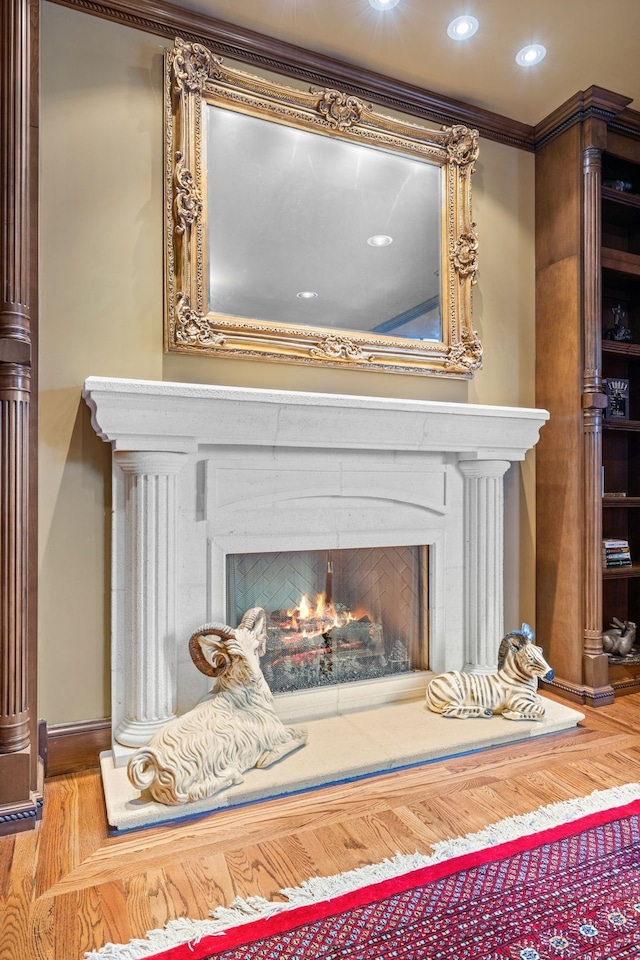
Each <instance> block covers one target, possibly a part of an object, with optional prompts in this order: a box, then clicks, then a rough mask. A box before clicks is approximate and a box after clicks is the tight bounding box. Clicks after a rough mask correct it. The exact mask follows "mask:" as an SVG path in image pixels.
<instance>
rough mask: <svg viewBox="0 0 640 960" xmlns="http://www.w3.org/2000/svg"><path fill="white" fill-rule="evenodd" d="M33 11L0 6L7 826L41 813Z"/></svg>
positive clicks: (7, 3) (2, 732)
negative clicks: (33, 532)
mask: <svg viewBox="0 0 640 960" xmlns="http://www.w3.org/2000/svg"><path fill="white" fill-rule="evenodd" d="M32 10H33V11H35V7H33V4H32V3H31V2H30V0H2V3H0V833H4V832H13V831H14V830H20V829H24V828H25V827H29V826H32V825H33V823H34V822H35V820H36V819H37V818H38V816H39V810H40V803H39V798H37V797H36V795H35V794H34V790H35V787H36V785H37V781H36V777H34V771H35V770H36V763H35V754H36V753H37V744H36V743H35V742H34V740H35V723H34V717H33V710H32V703H33V699H34V692H35V676H33V673H34V671H33V670H31V671H30V659H29V657H30V649H29V616H28V605H29V599H30V596H29V545H30V540H29V538H30V480H29V460H30V449H29V448H30V400H31V300H32V294H33V291H34V279H33V278H34V263H33V258H32V240H31V237H32V235H33V234H32V228H33V225H34V207H33V206H32V202H33V197H32V190H31V185H30V179H31V175H30V163H31V162H32V159H33V158H32V152H31V146H32V143H31V122H32V110H33V104H32V102H31V83H30V69H31V56H30V50H31V47H32V41H33V37H32V23H31V19H30V18H31V14H32ZM31 666H33V664H31ZM34 781H36V782H34Z"/></svg>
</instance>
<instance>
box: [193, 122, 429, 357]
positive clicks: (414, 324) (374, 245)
mask: <svg viewBox="0 0 640 960" xmlns="http://www.w3.org/2000/svg"><path fill="white" fill-rule="evenodd" d="M205 116H206V161H205V162H206V169H207V196H206V206H207V230H208V235H207V244H208V274H209V276H208V282H209V301H208V302H209V310H210V312H211V313H213V314H222V315H224V316H231V317H238V318H244V319H251V320H266V321H271V322H273V323H277V324H279V325H289V324H291V325H295V326H304V327H311V328H314V329H317V328H329V329H331V328H334V329H339V330H347V331H366V332H369V333H372V334H374V335H375V334H385V335H389V336H393V337H403V338H409V339H414V340H436V341H440V340H442V339H443V330H442V313H441V277H440V271H441V257H442V239H441V237H442V209H443V196H442V193H443V168H442V167H441V166H440V165H438V164H437V163H433V162H426V161H422V160H420V159H415V158H413V157H409V156H404V155H402V154H400V153H398V152H396V151H388V150H384V149H378V148H375V147H370V146H368V145H363V144H361V143H352V142H349V141H348V140H344V139H338V138H336V137H329V136H323V135H320V134H317V133H313V132H311V131H308V130H305V129H301V128H294V127H290V126H286V125H284V124H281V123H273V122H270V121H267V120H263V119H261V118H258V117H253V116H248V115H246V114H243V113H239V112H236V111H235V110H228V109H226V108H223V107H219V106H217V105H212V104H207V105H206V107H205ZM305 294H306V295H307V296H304V295H305Z"/></svg>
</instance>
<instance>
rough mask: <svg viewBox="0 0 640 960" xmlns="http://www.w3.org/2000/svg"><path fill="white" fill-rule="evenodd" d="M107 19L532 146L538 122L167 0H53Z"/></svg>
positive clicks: (493, 137)
mask: <svg viewBox="0 0 640 960" xmlns="http://www.w3.org/2000/svg"><path fill="white" fill-rule="evenodd" d="M53 2H54V3H58V4H59V5H61V6H64V7H69V8H71V9H74V10H80V11H83V12H84V13H89V14H92V15H94V16H97V17H102V18H103V19H105V20H111V21H114V22H117V23H122V24H125V25H126V26H129V27H133V28H135V29H137V30H144V31H145V32H146V33H152V34H155V35H157V36H161V37H167V38H168V39H170V40H171V41H172V42H173V40H174V39H175V37H176V36H180V37H182V38H183V39H185V40H189V41H191V42H194V43H203V44H204V45H205V46H208V47H210V48H211V49H212V50H213V51H214V52H215V53H217V54H220V55H222V56H226V57H231V58H233V59H234V60H239V61H241V62H243V63H250V64H254V65H256V66H260V67H262V68H264V69H266V70H273V71H275V72H276V73H281V74H285V75H288V76H292V77H296V78H298V79H302V80H308V81H309V82H310V83H313V84H320V85H327V84H338V85H339V86H340V89H341V90H344V91H345V92H348V93H352V94H355V95H356V96H359V97H362V98H364V99H365V100H372V101H374V102H375V103H377V104H379V105H381V106H387V107H391V108H392V109H394V110H401V111H403V112H405V113H409V114H412V115H413V116H416V117H421V118H422V119H424V120H429V121H432V122H436V123H442V124H444V125H446V126H452V125H455V124H464V125H465V126H468V127H473V128H475V129H476V130H478V132H479V133H480V135H481V136H482V137H485V138H487V139H488V140H496V141H498V142H499V143H505V144H508V145H509V146H512V147H516V148H518V149H520V150H529V151H530V150H533V149H534V138H533V127H531V126H529V125H528V124H526V123H521V122H520V121H518V120H511V119H509V118H508V117H504V116H501V115H500V114H498V113H492V112H491V111H489V110H482V109H481V108H479V107H474V106H472V105H471V104H468V103H464V102H463V101H461V100H455V99H452V98H449V97H445V96H441V95H440V94H437V93H434V92H433V91H430V90H424V89H422V88H421V87H417V86H414V85H413V84H409V83H403V82H402V81H400V80H394V79H392V78H391V77H386V76H384V75H382V74H379V73H375V72H373V71H370V70H365V69H363V68H361V67H356V66H354V65H353V64H349V63H345V62H344V61H340V60H335V59H333V58H332V57H328V56H325V55H323V54H320V53H314V52H313V51H311V50H305V49H303V48H302V47H297V46H294V45H293V44H290V43H285V42H284V41H281V40H274V39H273V38H272V37H267V36H265V35H264V34H261V33H256V32H255V31H253V30H248V29H245V28H243V27H236V26H234V25H233V24H230V23H226V22H225V21H222V20H217V19H215V18H214V17H208V16H206V15H205V14H201V13H196V12H193V11H191V10H185V9H184V8H183V7H179V6H176V5H175V4H172V3H167V2H166V0H53Z"/></svg>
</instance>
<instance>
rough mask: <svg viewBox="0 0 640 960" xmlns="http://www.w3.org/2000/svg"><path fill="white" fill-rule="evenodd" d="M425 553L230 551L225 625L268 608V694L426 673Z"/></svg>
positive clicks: (408, 550)
mask: <svg viewBox="0 0 640 960" xmlns="http://www.w3.org/2000/svg"><path fill="white" fill-rule="evenodd" d="M427 555H428V551H427V549H426V548H425V547H419V546H401V547H384V548H383V547H371V548H359V549H349V550H329V551H322V550H313V551H288V552H279V553H265V554H234V555H230V556H228V557H227V592H228V613H229V622H233V623H236V622H238V618H239V617H241V616H242V611H243V610H245V609H248V608H249V607H254V606H260V607H263V608H264V609H265V610H266V612H267V615H268V622H267V634H268V640H267V650H266V653H265V656H264V657H263V660H262V669H263V672H264V675H265V678H266V680H267V682H268V684H269V686H270V687H271V689H272V691H273V692H274V693H290V692H294V691H297V690H306V689H309V688H314V687H321V686H325V685H327V684H336V683H352V682H357V681H361V680H373V679H376V678H378V677H388V676H392V675H397V674H401V673H406V672H409V671H412V670H424V669H426V667H427V666H428V651H427V636H426V631H427V623H428V616H427V589H426V585H427Z"/></svg>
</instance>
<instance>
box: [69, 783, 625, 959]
mask: <svg viewBox="0 0 640 960" xmlns="http://www.w3.org/2000/svg"><path fill="white" fill-rule="evenodd" d="M638 799H640V783H627V784H623V785H622V786H619V787H612V788H610V789H608V790H595V791H594V792H593V793H591V794H589V795H588V796H586V797H579V798H577V799H575V800H562V801H560V802H558V803H551V804H548V805H547V806H544V807H540V808H539V809H538V810H534V811H532V812H531V813H525V814H518V815H517V816H513V817H507V818H506V819H504V820H500V821H499V822H498V823H494V824H492V825H491V826H489V827H485V828H484V829H483V830H479V831H478V832H477V833H471V834H467V836H465V837H456V838H455V839H452V840H441V841H439V842H438V843H436V844H435V845H434V846H433V850H432V853H431V854H430V855H429V856H424V855H423V854H420V853H413V854H400V853H397V854H396V855H395V856H394V857H391V858H390V859H386V860H383V861H381V862H380V863H374V864H370V865H368V866H365V867H357V868H356V869H355V870H349V871H348V872H346V873H339V874H336V875H334V876H329V877H311V878H310V879H309V880H305V881H304V882H303V883H302V884H300V886H299V887H285V888H284V889H283V890H281V891H280V892H281V894H282V896H283V897H286V900H283V901H282V902H279V901H273V900H266V899H264V898H263V897H248V898H246V899H243V898H241V897H236V899H235V900H234V901H233V903H231V904H230V905H229V906H228V907H218V908H217V909H216V910H214V911H212V913H211V919H210V920H189V919H187V918H186V917H180V918H179V919H177V920H171V921H169V923H168V924H167V925H166V927H164V929H162V930H160V929H158V930H150V931H149V932H148V933H147V937H146V939H144V940H132V941H131V942H130V943H127V944H115V943H108V944H106V945H105V946H104V947H102V948H101V949H99V950H93V951H90V952H89V953H85V958H86V960H144V958H145V957H153V956H154V955H155V954H157V953H161V952H162V951H163V950H168V949H169V948H170V947H176V946H179V945H181V944H185V943H198V942H199V941H200V940H202V938H203V937H208V936H215V935H216V934H221V933H224V931H225V930H228V929H229V927H235V926H239V925H240V924H243V923H250V922H252V921H254V920H264V919H266V918H268V917H270V916H273V915H275V914H277V913H281V912H282V911H284V910H291V909H293V908H295V907H300V906H305V905H307V904H311V903H317V902H318V901H322V900H332V899H334V898H335V897H339V896H341V895H342V894H344V893H350V892H352V891H353V890H357V889H359V888H360V887H364V886H368V885H369V884H372V883H378V882H380V881H382V880H390V879H392V878H393V877H397V876H401V875H402V874H404V873H409V872H410V871H412V870H418V869H420V868H421V867H428V866H431V865H433V864H435V863H442V862H443V861H445V860H450V859H452V858H453V857H459V856H463V855H464V854H468V853H474V852H475V851H477V850H484V849H486V848H487V847H490V846H496V845H497V844H500V843H507V842H509V841H511V840H518V839H520V838H521V837H525V836H530V835H531V834H535V833H541V832H542V831H544V830H548V829H549V828H550V827H554V826H558V825H560V824H562V823H570V822H571V821H572V820H579V819H580V818H581V817H585V816H587V815H588V814H590V813H597V812H599V811H601V810H608V809H611V808H613V807H617V806H624V805H625V804H627V803H631V802H632V801H633V800H638Z"/></svg>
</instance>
